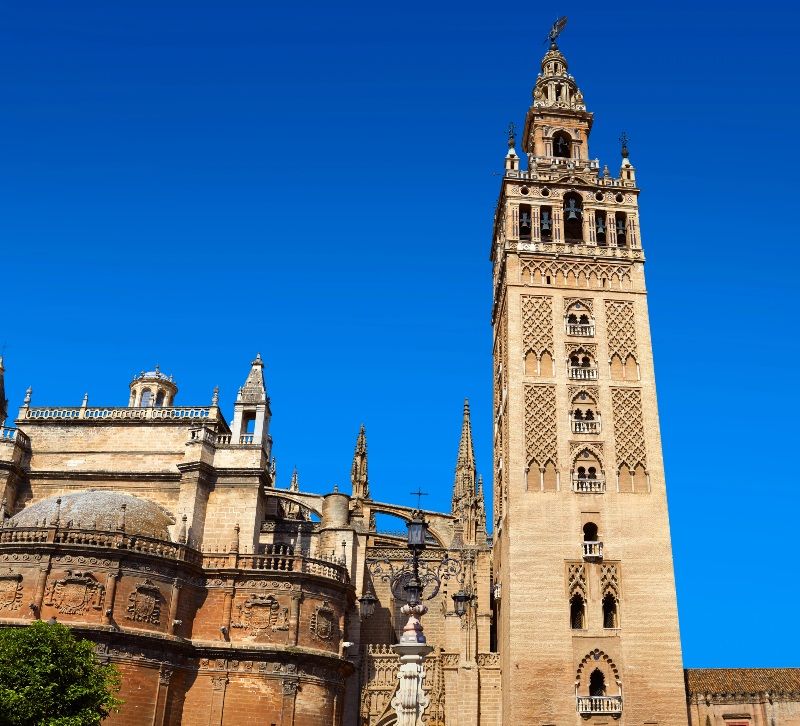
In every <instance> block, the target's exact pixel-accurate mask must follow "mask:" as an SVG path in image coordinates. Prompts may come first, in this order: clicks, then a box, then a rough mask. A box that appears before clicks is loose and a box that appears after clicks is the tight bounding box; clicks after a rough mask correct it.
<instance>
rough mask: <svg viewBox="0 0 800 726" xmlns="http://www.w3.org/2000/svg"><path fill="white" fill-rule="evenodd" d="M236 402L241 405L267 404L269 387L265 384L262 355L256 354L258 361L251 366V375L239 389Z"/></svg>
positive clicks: (249, 374)
mask: <svg viewBox="0 0 800 726" xmlns="http://www.w3.org/2000/svg"><path fill="white" fill-rule="evenodd" d="M236 401H237V402H240V403H266V401H267V387H266V385H265V384H264V361H263V360H261V353H256V359H255V360H254V361H253V362H252V363H251V364H250V373H248V374H247V380H246V381H245V382H244V385H243V386H242V387H241V388H240V389H239V393H238V395H237V397H236Z"/></svg>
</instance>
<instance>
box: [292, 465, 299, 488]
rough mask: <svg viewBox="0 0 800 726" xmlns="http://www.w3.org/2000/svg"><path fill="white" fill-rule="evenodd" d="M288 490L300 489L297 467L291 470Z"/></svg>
mask: <svg viewBox="0 0 800 726" xmlns="http://www.w3.org/2000/svg"><path fill="white" fill-rule="evenodd" d="M289 491H290V492H299V491H300V477H299V475H298V474H297V467H295V468H294V471H293V472H292V481H291V483H290V484H289Z"/></svg>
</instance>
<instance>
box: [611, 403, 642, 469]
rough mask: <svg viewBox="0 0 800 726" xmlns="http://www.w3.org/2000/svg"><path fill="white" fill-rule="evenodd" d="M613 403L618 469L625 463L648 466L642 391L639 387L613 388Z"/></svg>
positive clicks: (630, 466)
mask: <svg viewBox="0 0 800 726" xmlns="http://www.w3.org/2000/svg"><path fill="white" fill-rule="evenodd" d="M611 404H612V408H613V411H614V446H615V447H616V451H617V469H619V468H620V467H621V466H622V464H623V463H624V464H625V465H626V466H627V467H628V468H629V469H633V468H635V467H636V465H637V464H641V465H642V466H644V467H645V468H647V450H646V447H645V441H644V419H643V416H642V392H641V391H640V390H639V389H638V388H612V389H611Z"/></svg>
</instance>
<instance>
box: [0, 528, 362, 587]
mask: <svg viewBox="0 0 800 726" xmlns="http://www.w3.org/2000/svg"><path fill="white" fill-rule="evenodd" d="M48 544H49V545H61V546H68V547H69V546H74V547H80V548H81V549H89V550H92V549H97V550H114V551H128V552H136V553H138V554H142V555H151V556H153V557H161V558H164V559H168V560H176V561H179V562H187V563H189V564H192V565H198V566H202V567H203V568H204V569H208V570H219V569H227V570H229V569H234V570H250V571H254V572H276V573H279V572H292V573H297V574H307V575H316V576H318V577H326V578H329V579H331V580H335V581H336V582H341V583H344V584H346V583H348V582H350V576H349V574H348V571H347V567H345V566H344V564H342V561H341V560H339V559H337V558H335V557H332V558H331V559H329V560H328V559H324V558H316V557H307V556H305V555H300V554H291V553H288V551H283V550H281V549H280V548H277V549H276V550H275V551H273V552H267V553H264V554H250V553H248V554H239V553H238V552H218V553H215V552H199V551H198V550H196V549H194V548H193V547H189V546H188V545H186V544H181V543H177V542H168V541H166V540H162V539H158V538H156V537H146V536H143V535H133V534H126V533H125V532H121V531H117V532H109V531H102V530H95V529H90V528H82V527H64V526H61V525H60V524H50V525H46V526H41V527H9V526H7V525H6V526H2V525H0V550H2V548H3V546H4V545H48ZM98 555H99V552H98Z"/></svg>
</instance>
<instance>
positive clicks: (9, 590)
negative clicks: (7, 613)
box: [0, 570, 22, 610]
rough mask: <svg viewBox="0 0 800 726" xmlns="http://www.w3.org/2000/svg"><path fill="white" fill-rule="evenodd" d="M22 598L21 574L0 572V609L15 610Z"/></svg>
mask: <svg viewBox="0 0 800 726" xmlns="http://www.w3.org/2000/svg"><path fill="white" fill-rule="evenodd" d="M21 600H22V575H19V574H15V573H13V572H11V570H9V571H8V572H7V573H4V574H0V610H17V609H19V605H20V601H21Z"/></svg>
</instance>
